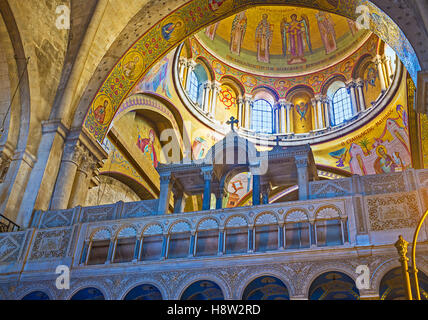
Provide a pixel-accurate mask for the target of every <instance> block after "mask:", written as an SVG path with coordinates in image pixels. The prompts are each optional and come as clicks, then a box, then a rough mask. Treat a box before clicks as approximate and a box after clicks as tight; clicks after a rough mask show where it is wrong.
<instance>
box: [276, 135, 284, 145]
mask: <svg viewBox="0 0 428 320" xmlns="http://www.w3.org/2000/svg"><path fill="white" fill-rule="evenodd" d="M281 140H282V139H281V138H280V137H279V136H276V139H275V141H276V145H277V146H279V142H280V141H281Z"/></svg>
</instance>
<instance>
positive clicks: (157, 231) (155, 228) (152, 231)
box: [141, 222, 164, 236]
mask: <svg viewBox="0 0 428 320" xmlns="http://www.w3.org/2000/svg"><path fill="white" fill-rule="evenodd" d="M163 233H164V230H163V227H162V225H161V224H159V223H157V222H152V223H148V224H147V225H145V226H144V228H143V231H142V232H141V235H142V236H145V235H147V236H149V235H162V234H163Z"/></svg>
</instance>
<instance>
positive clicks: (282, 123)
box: [278, 99, 287, 133]
mask: <svg viewBox="0 0 428 320" xmlns="http://www.w3.org/2000/svg"><path fill="white" fill-rule="evenodd" d="M286 104H287V102H286V101H285V100H284V99H280V100H279V101H278V105H279V110H280V114H279V119H280V120H279V123H280V133H286V132H287V124H286V121H287V120H286V117H285V112H286V111H285V109H286Z"/></svg>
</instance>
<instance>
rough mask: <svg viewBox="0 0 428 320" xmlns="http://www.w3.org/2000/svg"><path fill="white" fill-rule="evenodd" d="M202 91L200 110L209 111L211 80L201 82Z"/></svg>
mask: <svg viewBox="0 0 428 320" xmlns="http://www.w3.org/2000/svg"><path fill="white" fill-rule="evenodd" d="M203 87H204V91H203V94H202V110H203V111H204V112H205V113H208V112H209V102H210V92H211V81H207V82H205V83H204V84H203Z"/></svg>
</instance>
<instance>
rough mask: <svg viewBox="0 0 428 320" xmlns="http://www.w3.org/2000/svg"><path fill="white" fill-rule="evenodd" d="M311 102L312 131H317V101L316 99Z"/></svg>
mask: <svg viewBox="0 0 428 320" xmlns="http://www.w3.org/2000/svg"><path fill="white" fill-rule="evenodd" d="M311 102H312V116H313V121H312V123H313V125H314V127H313V130H318V129H319V127H318V125H319V123H318V110H317V105H318V101H317V100H316V98H314V99H312V100H311Z"/></svg>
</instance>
